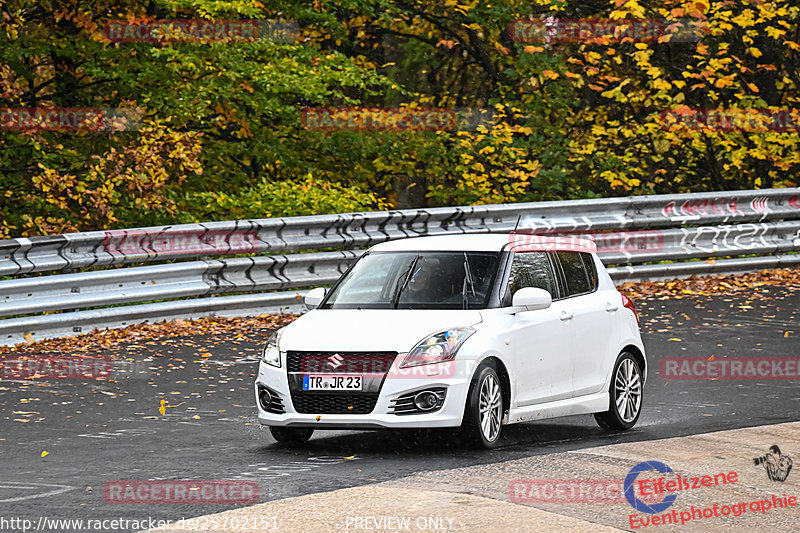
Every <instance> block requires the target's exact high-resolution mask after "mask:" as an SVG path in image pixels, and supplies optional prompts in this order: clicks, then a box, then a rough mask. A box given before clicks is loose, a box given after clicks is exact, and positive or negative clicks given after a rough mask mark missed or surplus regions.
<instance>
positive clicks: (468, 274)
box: [461, 252, 475, 309]
mask: <svg viewBox="0 0 800 533" xmlns="http://www.w3.org/2000/svg"><path fill="white" fill-rule="evenodd" d="M467 287H469V290H470V291H471V292H472V296H475V283H474V282H473V281H472V270H471V269H470V268H469V259H467V252H464V284H463V285H462V286H461V308H462V309H469V297H468V296H467Z"/></svg>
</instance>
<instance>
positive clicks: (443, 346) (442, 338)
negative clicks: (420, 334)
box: [400, 327, 475, 368]
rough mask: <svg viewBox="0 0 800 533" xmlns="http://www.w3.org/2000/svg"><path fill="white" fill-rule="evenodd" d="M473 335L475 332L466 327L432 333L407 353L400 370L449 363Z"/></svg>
mask: <svg viewBox="0 0 800 533" xmlns="http://www.w3.org/2000/svg"><path fill="white" fill-rule="evenodd" d="M473 333H475V330H474V329H472V328H468V327H461V328H452V329H448V330H445V331H440V332H439V333H434V334H433V335H431V336H430V337H428V338H427V339H424V340H423V341H422V342H420V343H419V344H417V345H416V346H415V347H414V349H413V350H411V351H410V352H408V355H407V356H406V357H405V359H403V362H402V363H400V368H408V367H410V366H419V365H429V364H432V363H441V362H443V361H451V360H452V359H454V358H455V356H456V352H458V349H459V348H460V347H461V345H462V344H464V341H465V340H467V339H468V338H469V336H470V335H472V334H473Z"/></svg>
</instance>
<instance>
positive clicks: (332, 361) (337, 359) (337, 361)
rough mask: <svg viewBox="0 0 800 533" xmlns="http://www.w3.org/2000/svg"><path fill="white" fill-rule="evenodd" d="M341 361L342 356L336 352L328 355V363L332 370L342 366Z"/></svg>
mask: <svg viewBox="0 0 800 533" xmlns="http://www.w3.org/2000/svg"><path fill="white" fill-rule="evenodd" d="M342 361H344V358H343V357H342V356H341V355H339V354H338V353H335V354H333V355H332V356H330V357H328V365H329V366H330V367H331V368H332V369H334V370H336V369H337V368H339V367H340V366H342Z"/></svg>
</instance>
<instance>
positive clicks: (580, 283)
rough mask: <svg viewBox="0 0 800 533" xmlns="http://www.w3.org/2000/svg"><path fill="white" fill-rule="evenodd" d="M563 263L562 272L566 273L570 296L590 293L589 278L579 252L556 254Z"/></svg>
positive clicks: (565, 278) (565, 277)
mask: <svg viewBox="0 0 800 533" xmlns="http://www.w3.org/2000/svg"><path fill="white" fill-rule="evenodd" d="M556 255H557V256H558V260H559V262H560V263H561V271H562V272H563V273H564V280H565V281H566V282H567V293H568V294H569V296H573V295H575V294H583V293H586V292H590V291H591V290H592V289H591V285H590V284H589V276H587V274H586V267H585V266H584V264H583V260H581V256H580V255H579V254H578V253H577V252H556Z"/></svg>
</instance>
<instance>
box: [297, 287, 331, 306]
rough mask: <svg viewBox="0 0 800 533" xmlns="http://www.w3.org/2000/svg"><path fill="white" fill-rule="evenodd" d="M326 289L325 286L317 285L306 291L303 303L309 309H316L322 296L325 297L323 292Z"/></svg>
mask: <svg viewBox="0 0 800 533" xmlns="http://www.w3.org/2000/svg"><path fill="white" fill-rule="evenodd" d="M326 292H327V290H326V289H325V287H317V288H315V289H311V290H310V291H308V292H307V293H306V297H305V298H304V299H303V303H304V304H306V307H307V308H308V309H309V310H311V309H316V308H317V307H319V304H320V302H321V301H322V299H323V298H325V293H326Z"/></svg>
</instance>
